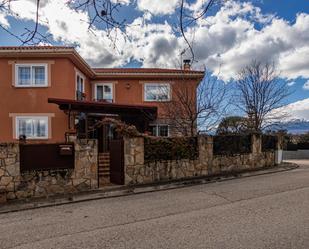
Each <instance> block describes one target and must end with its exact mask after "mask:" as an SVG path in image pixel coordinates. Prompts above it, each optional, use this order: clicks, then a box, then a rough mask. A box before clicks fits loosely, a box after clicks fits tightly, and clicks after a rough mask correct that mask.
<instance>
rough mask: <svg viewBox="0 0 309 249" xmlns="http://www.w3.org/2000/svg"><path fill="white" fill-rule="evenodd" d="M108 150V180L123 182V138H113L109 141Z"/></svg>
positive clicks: (115, 182) (121, 183) (117, 182)
mask: <svg viewBox="0 0 309 249" xmlns="http://www.w3.org/2000/svg"><path fill="white" fill-rule="evenodd" d="M109 152H110V182H111V183H114V184H119V185H123V184H124V143H123V139H114V140H110V142H109Z"/></svg>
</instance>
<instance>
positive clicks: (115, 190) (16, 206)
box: [0, 163, 299, 214]
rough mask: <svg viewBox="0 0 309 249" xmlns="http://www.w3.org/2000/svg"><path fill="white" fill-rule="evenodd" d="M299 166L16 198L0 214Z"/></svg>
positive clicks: (291, 167) (225, 179)
mask: <svg viewBox="0 0 309 249" xmlns="http://www.w3.org/2000/svg"><path fill="white" fill-rule="evenodd" d="M298 167H299V166H298V165H296V164H292V163H282V164H281V165H279V166H276V167H272V168H268V169H261V170H258V171H249V172H242V173H234V174H230V175H224V176H210V177H199V178H191V179H185V180H179V181H172V182H171V181H169V182H160V183H152V184H144V185H135V186H109V187H104V189H97V190H91V191H87V192H83V193H78V194H72V195H59V196H54V197H49V198H35V199H27V200H14V201H9V202H8V203H6V204H4V205H2V206H0V214H4V213H10V212H18V211H22V210H30V209H36V208H44V207H52V206H58V205H65V204H72V203H77V202H84V201H91V200H98V199H103V198H113V197H120V196H128V195H133V194H141V193H147V192H153V191H162V190H169V189H175V188H183V187H188V186H193V185H198V184H208V183H213V182H221V181H227V180H233V179H238V178H243V177H252V176H259V175H265V174H273V173H277V172H283V171H288V170H293V169H296V168H298Z"/></svg>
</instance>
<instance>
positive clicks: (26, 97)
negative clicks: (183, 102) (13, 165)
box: [0, 46, 204, 150]
mask: <svg viewBox="0 0 309 249" xmlns="http://www.w3.org/2000/svg"><path fill="white" fill-rule="evenodd" d="M203 77H204V72H202V71H193V70H190V66H189V64H188V62H186V64H185V66H184V68H183V69H158V68H121V69H120V68H113V69H107V68H92V67H90V66H89V65H88V64H87V63H86V61H85V60H84V59H83V58H82V57H81V56H80V55H79V54H78V53H77V51H76V50H75V49H74V48H72V47H63V46H56V47H54V46H42V47H40V46H38V47H34V46H31V47H0V105H1V108H0V142H12V141H16V140H18V139H19V138H20V136H21V135H25V136H26V139H27V140H28V141H31V142H32V141H33V142H37V141H39V142H43V141H44V142H61V141H62V142H63V141H64V139H65V134H69V133H70V132H77V134H78V136H79V137H81V138H96V139H98V140H99V147H100V150H104V149H106V148H105V147H106V138H107V137H108V136H110V135H111V134H110V133H111V128H110V127H103V128H102V127H100V129H99V128H98V129H94V128H93V127H94V124H95V122H97V121H98V120H101V119H102V118H103V117H114V118H119V119H121V120H122V121H124V122H125V123H128V124H133V125H135V126H136V127H137V129H138V130H139V131H140V132H147V131H148V132H150V133H152V134H153V135H157V136H169V135H171V134H173V127H171V126H169V124H168V121H167V120H166V119H165V120H164V119H162V112H163V110H162V107H161V106H160V105H161V103H162V102H168V101H170V100H171V99H173V88H174V87H177V86H179V85H181V84H188V85H190V87H191V86H192V91H195V90H196V87H197V85H198V84H199V82H200V81H201V79H202V78H203ZM162 89H163V91H162ZM100 145H101V146H100Z"/></svg>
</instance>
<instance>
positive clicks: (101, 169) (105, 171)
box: [98, 152, 110, 187]
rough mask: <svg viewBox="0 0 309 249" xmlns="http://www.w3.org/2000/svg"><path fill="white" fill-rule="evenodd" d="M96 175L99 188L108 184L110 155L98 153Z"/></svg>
mask: <svg viewBox="0 0 309 249" xmlns="http://www.w3.org/2000/svg"><path fill="white" fill-rule="evenodd" d="M98 175H99V186H100V187H101V186H106V185H109V184H110V155H109V152H104V153H99V155H98Z"/></svg>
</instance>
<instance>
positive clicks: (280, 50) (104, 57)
mask: <svg viewBox="0 0 309 249" xmlns="http://www.w3.org/2000/svg"><path fill="white" fill-rule="evenodd" d="M111 1H112V2H118V3H120V5H121V7H120V8H119V12H118V13H117V16H116V17H117V19H118V20H120V21H121V20H126V24H127V26H126V27H125V28H124V31H125V32H124V33H121V32H117V33H115V32H112V33H111V36H112V37H113V38H114V37H116V36H117V39H115V40H114V39H110V38H108V37H107V32H106V30H105V29H104V26H102V25H100V24H97V25H96V26H94V27H93V29H92V31H91V32H90V31H89V29H88V27H89V26H88V23H89V13H88V12H86V11H78V12H76V11H73V10H72V9H71V8H70V6H68V5H67V4H66V2H68V1H64V0H62V1H61V0H41V6H40V21H41V24H42V25H41V26H40V31H41V32H43V33H46V34H49V35H50V39H49V42H50V44H54V45H74V46H75V47H76V49H77V51H78V52H79V53H80V54H81V56H82V57H83V58H84V59H85V60H86V61H87V62H88V63H89V64H90V65H92V66H95V67H163V68H175V67H176V68H177V67H179V65H180V63H181V61H182V59H184V57H186V56H187V55H186V54H184V55H183V54H182V52H183V51H184V49H185V48H187V46H186V44H185V42H184V40H183V37H182V36H181V35H180V34H179V29H178V27H177V20H178V18H179V2H180V0H111ZM0 2H1V0H0ZM205 3H207V0H188V4H187V5H186V6H185V9H186V13H190V14H192V15H198V14H199V12H200V10H201V6H203V4H204V5H205ZM10 8H11V10H12V12H14V13H15V15H10V14H9V13H6V12H3V11H1V9H0V24H1V25H3V26H4V27H5V28H7V29H8V30H9V31H11V32H13V33H14V34H22V33H24V32H25V28H33V25H34V23H33V20H34V18H35V0H17V1H13V2H12V3H11V6H10ZM90 14H91V13H90ZM185 33H186V35H187V37H188V38H189V40H190V42H192V44H193V49H194V54H195V59H196V62H195V63H194V65H193V68H194V69H203V68H205V67H206V68H207V69H208V70H210V71H212V72H213V74H214V75H218V73H219V72H220V73H219V75H220V79H221V80H223V81H225V82H226V83H228V82H231V81H233V79H235V77H236V76H237V73H238V72H239V70H240V69H241V68H242V67H244V66H245V65H248V64H250V62H251V61H252V60H253V59H256V60H259V61H265V62H266V61H267V62H275V63H276V65H277V67H278V70H279V71H280V77H281V80H283V81H284V82H285V83H286V84H287V85H288V87H289V89H290V90H291V92H292V94H291V95H290V96H289V98H288V99H287V100H286V104H288V105H287V106H286V107H285V109H286V110H288V111H289V112H290V113H291V118H298V119H306V120H309V1H308V0H251V1H250V0H248V1H234V0H230V1H226V2H225V4H223V5H221V6H217V7H215V8H213V9H212V10H211V11H210V12H209V13H208V15H206V16H204V17H202V18H200V19H198V21H197V22H196V23H194V24H193V25H191V26H190V27H188V28H187V29H186V30H185ZM0 45H2V46H4V45H20V42H19V41H18V40H17V39H15V38H14V37H12V36H10V35H9V34H8V33H6V32H4V31H3V30H2V29H0Z"/></svg>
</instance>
